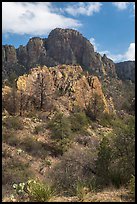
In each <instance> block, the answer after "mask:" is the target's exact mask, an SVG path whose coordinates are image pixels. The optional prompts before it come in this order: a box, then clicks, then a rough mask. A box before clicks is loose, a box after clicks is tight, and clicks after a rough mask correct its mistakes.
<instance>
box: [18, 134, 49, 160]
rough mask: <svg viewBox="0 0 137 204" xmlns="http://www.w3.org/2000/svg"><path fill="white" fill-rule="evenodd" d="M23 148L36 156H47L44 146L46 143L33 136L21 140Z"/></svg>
mask: <svg viewBox="0 0 137 204" xmlns="http://www.w3.org/2000/svg"><path fill="white" fill-rule="evenodd" d="M20 146H21V147H22V149H23V150H24V151H26V152H28V153H30V154H31V155H33V156H35V157H42V158H45V156H47V151H46V150H45V148H44V144H43V143H42V142H40V141H37V140H36V139H35V138H33V137H26V138H24V140H23V141H21V142H20Z"/></svg>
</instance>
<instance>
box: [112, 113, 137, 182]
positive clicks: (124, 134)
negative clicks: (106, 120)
mask: <svg viewBox="0 0 137 204" xmlns="http://www.w3.org/2000/svg"><path fill="white" fill-rule="evenodd" d="M114 167H115V168H117V169H118V171H119V173H120V174H121V175H122V182H123V184H126V183H127V182H128V181H129V180H130V178H131V175H132V174H133V175H134V173H135V118H134V117H129V118H128V119H127V121H126V123H125V124H123V125H122V126H118V127H117V128H115V129H114V135H113V169H114Z"/></svg>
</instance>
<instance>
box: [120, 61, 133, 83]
mask: <svg viewBox="0 0 137 204" xmlns="http://www.w3.org/2000/svg"><path fill="white" fill-rule="evenodd" d="M116 73H117V75H118V77H119V78H120V79H122V80H131V81H133V82H135V61H125V62H120V63H116Z"/></svg>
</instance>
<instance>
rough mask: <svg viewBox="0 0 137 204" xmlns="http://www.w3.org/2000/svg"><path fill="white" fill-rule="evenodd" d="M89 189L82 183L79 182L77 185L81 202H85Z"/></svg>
mask: <svg viewBox="0 0 137 204" xmlns="http://www.w3.org/2000/svg"><path fill="white" fill-rule="evenodd" d="M87 189H88V188H87V187H85V185H84V183H82V182H78V183H77V185H76V195H77V197H78V198H79V200H80V201H83V199H84V197H85V195H86V193H87V192H86V191H87Z"/></svg>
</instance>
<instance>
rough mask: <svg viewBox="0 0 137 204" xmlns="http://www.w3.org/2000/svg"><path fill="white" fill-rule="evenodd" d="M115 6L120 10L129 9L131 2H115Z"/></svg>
mask: <svg viewBox="0 0 137 204" xmlns="http://www.w3.org/2000/svg"><path fill="white" fill-rule="evenodd" d="M112 4H113V5H114V6H116V7H117V8H118V9H119V10H125V9H127V7H128V5H129V2H113V3H112Z"/></svg>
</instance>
